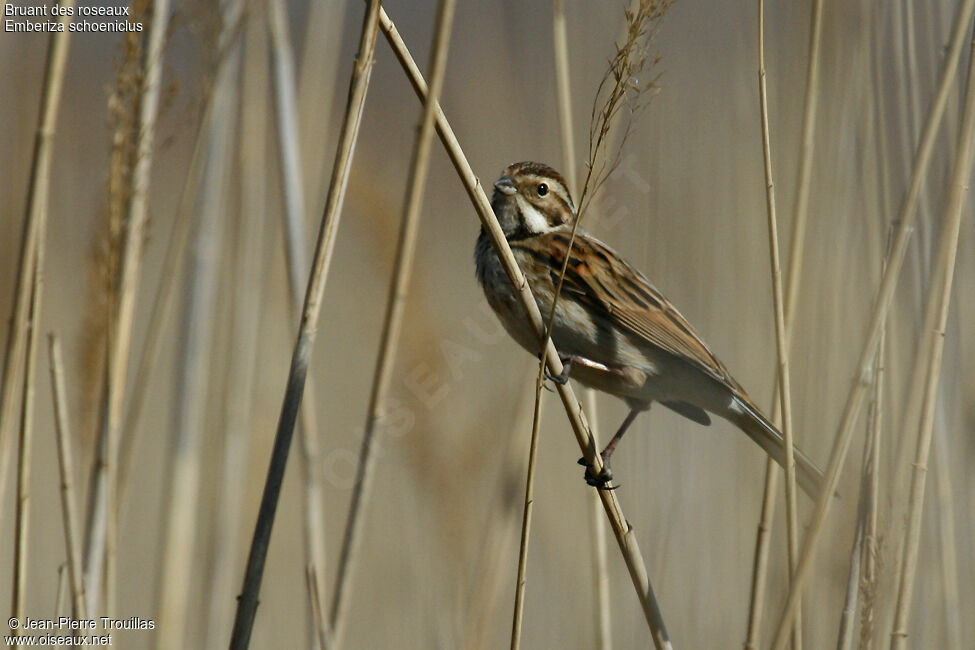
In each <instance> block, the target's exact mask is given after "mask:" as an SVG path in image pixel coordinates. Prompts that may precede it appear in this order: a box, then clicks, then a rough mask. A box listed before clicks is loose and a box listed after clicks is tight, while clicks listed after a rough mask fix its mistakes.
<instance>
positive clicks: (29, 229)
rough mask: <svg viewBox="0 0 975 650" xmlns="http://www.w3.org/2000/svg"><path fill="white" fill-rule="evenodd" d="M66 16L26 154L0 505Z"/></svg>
mask: <svg viewBox="0 0 975 650" xmlns="http://www.w3.org/2000/svg"><path fill="white" fill-rule="evenodd" d="M60 6H62V7H65V8H67V7H74V0H61V2H60ZM70 22H71V18H70V17H69V16H61V17H60V18H59V19H58V23H59V24H60V25H62V26H63V29H64V31H62V32H57V33H54V34H52V35H51V40H50V43H49V45H48V50H47V56H46V58H45V60H44V74H43V81H42V85H41V101H40V109H39V113H40V119H39V120H38V123H37V131H36V133H35V135H34V151H33V154H32V157H31V168H30V180H29V181H28V186H27V207H26V209H25V210H24V226H23V229H22V231H21V238H20V252H19V256H20V259H19V260H18V262H17V279H16V282H15V284H14V297H13V301H12V306H11V310H10V319H9V321H8V325H9V328H10V329H9V331H8V333H7V342H6V350H5V352H4V357H3V374H2V376H0V509H2V508H3V504H4V503H5V502H6V499H4V498H3V497H4V494H5V491H6V486H7V471H8V469H9V467H10V458H11V455H12V454H13V449H14V444H13V443H14V433H13V427H14V418H15V417H16V415H17V410H16V404H15V402H14V396H15V395H16V390H17V386H18V383H17V377H18V375H19V374H20V372H21V370H22V369H23V364H24V344H25V341H26V330H27V327H28V311H29V309H30V300H31V287H32V285H33V276H34V259H35V257H36V255H37V244H38V243H39V242H38V237H37V231H38V229H39V228H41V227H42V225H43V224H42V223H41V222H42V221H43V220H45V219H46V218H47V211H46V210H40V209H39V204H40V203H41V202H42V201H46V197H44V196H43V194H44V193H46V192H47V189H46V188H48V187H50V174H51V156H52V153H53V147H54V127H55V125H56V124H57V119H58V107H59V105H60V103H61V90H62V88H63V87H64V69H65V64H66V62H67V59H68V44H69V39H70V38H71V32H70V31H69V29H68V27H67V25H68V24H69V23H70Z"/></svg>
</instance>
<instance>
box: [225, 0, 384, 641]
mask: <svg viewBox="0 0 975 650" xmlns="http://www.w3.org/2000/svg"><path fill="white" fill-rule="evenodd" d="M379 11H380V9H379V0H370V2H369V5H368V8H367V10H366V13H365V17H364V19H363V23H362V31H361V34H360V38H359V50H358V55H357V56H356V60H355V65H354V67H353V71H352V78H351V80H350V84H349V96H348V103H347V104H346V110H345V116H344V118H343V121H342V135H341V137H340V140H339V145H338V149H337V150H336V154H335V164H334V166H333V168H332V179H331V182H330V185H329V193H328V199H327V200H326V203H325V210H324V213H323V215H322V222H321V229H320V231H319V234H318V243H317V245H316V249H315V258H314V264H313V266H312V270H311V274H310V277H309V279H308V288H307V291H306V294H305V302H304V308H303V310H302V318H301V325H300V328H299V330H298V335H297V339H296V341H295V346H294V352H293V354H292V358H291V369H290V371H289V373H288V384H287V388H286V389H285V394H284V400H283V403H282V407H281V417H280V419H279V420H278V429H277V433H276V435H275V438H274V447H273V450H272V452H271V460H270V463H269V467H268V474H267V479H266V482H265V485H264V493H263V495H262V497H261V506H260V510H259V512H258V516H257V523H256V524H255V527H254V538H253V540H252V542H251V549H250V553H249V554H248V558H247V568H246V571H245V574H244V584H243V587H242V589H241V594H240V596H239V598H238V604H237V616H236V619H235V620H234V631H233V636H232V638H231V641H230V647H231V648H232V649H234V650H241V649H243V648H246V647H248V645H249V643H250V635H251V630H252V629H253V625H254V616H255V614H256V613H257V604H258V593H259V591H260V587H261V579H262V578H263V574H264V563H265V561H266V559H267V549H268V544H269V542H270V538H271V529H272V527H273V525H274V514H275V512H276V510H277V504H278V499H279V497H280V495H281V484H282V482H283V479H284V470H285V466H286V464H287V461H288V451H289V449H290V447H291V440H292V438H293V436H294V429H295V423H296V420H297V416H298V409H299V407H300V404H301V397H302V393H303V391H304V388H305V377H306V376H307V372H308V364H309V361H310V360H311V352H312V348H313V346H314V342H315V335H316V333H317V327H318V316H319V313H320V311H321V304H322V296H323V295H324V293H325V281H326V279H327V277H328V269H329V265H330V262H331V258H332V251H333V249H334V246H335V234H336V232H337V228H338V223H339V219H340V217H341V211H342V204H343V202H344V200H345V190H346V187H347V185H348V178H349V168H350V167H351V165H352V156H353V153H354V151H355V144H356V140H357V138H358V135H359V126H360V124H361V118H362V110H363V108H364V106H365V99H366V91H367V90H368V88H369V78H370V76H371V73H372V66H373V55H374V53H375V49H376V35H377V31H378V28H377V25H378V19H379Z"/></svg>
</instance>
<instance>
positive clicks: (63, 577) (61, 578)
mask: <svg viewBox="0 0 975 650" xmlns="http://www.w3.org/2000/svg"><path fill="white" fill-rule="evenodd" d="M67 573H68V567H67V565H66V564H64V563H62V564H59V565H58V589H57V592H56V593H55V594H54V618H58V617H59V616H60V615H61V606H62V605H63V603H64V597H65V596H64V594H65V593H66V592H67V591H68V577H67Z"/></svg>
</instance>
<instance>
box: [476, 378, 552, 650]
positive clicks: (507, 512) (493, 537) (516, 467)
mask: <svg viewBox="0 0 975 650" xmlns="http://www.w3.org/2000/svg"><path fill="white" fill-rule="evenodd" d="M536 376H537V375H536V372H535V369H534V368H533V369H531V370H530V371H529V372H526V373H525V377H524V378H523V379H522V380H521V381H517V382H514V384H513V385H515V386H526V385H529V384H531V385H532V386H533V390H532V391H531V392H528V391H525V392H524V394H523V395H522V396H521V397H520V398H519V399H518V401H517V404H516V406H515V408H514V410H513V414H512V418H511V423H510V425H509V426H507V427H504V428H503V429H502V430H504V431H508V432H509V433H508V440H507V442H506V447H507V448H506V450H505V452H504V459H503V461H502V464H501V474H500V476H499V477H498V484H497V489H496V491H495V492H496V494H497V495H498V504H497V505H496V506H494V507H493V508H492V510H493V512H492V513H491V518H490V519H489V520H488V525H487V530H486V532H485V534H484V535H483V536H482V539H481V550H480V553H479V557H478V560H477V562H476V575H477V577H476V578H475V580H474V583H473V587H472V589H471V598H469V599H468V600H467V601H466V603H465V606H464V612H465V614H464V615H463V620H464V628H465V629H464V634H463V637H462V640H463V642H462V643H461V646H460V647H462V648H470V649H471V650H486V649H487V648H489V647H491V646H490V645H489V644H488V636H489V632H490V630H489V622H490V618H491V614H492V611H493V609H494V605H495V603H496V602H497V601H498V600H500V598H499V596H500V593H501V588H502V586H503V584H504V582H503V580H502V576H503V575H504V571H502V570H501V565H502V563H503V562H504V561H505V559H506V558H507V556H508V552H509V550H510V549H511V547H512V545H513V544H514V534H515V517H516V514H517V507H518V502H517V490H518V485H519V484H520V483H521V480H522V477H523V476H524V475H525V471H526V470H527V466H528V458H527V457H526V456H525V454H524V448H523V447H522V440H521V437H520V436H518V435H516V434H515V433H514V432H517V431H521V430H524V428H526V427H527V426H528V421H529V419H530V418H532V417H533V415H534V412H535V408H534V406H535V391H534V384H532V382H533V381H534V379H535V377H536Z"/></svg>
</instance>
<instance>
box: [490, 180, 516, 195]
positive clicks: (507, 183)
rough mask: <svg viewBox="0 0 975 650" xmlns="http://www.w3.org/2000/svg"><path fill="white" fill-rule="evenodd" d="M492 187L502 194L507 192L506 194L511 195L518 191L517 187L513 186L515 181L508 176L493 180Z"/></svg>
mask: <svg viewBox="0 0 975 650" xmlns="http://www.w3.org/2000/svg"><path fill="white" fill-rule="evenodd" d="M494 189H496V190H498V191H499V192H501V193H502V194H507V195H508V196H511V195H512V194H514V193H515V192H517V191H518V188H517V187H515V182H514V181H513V180H511V177H510V176H502V177H501V178H499V179H498V180H496V181H494Z"/></svg>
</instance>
